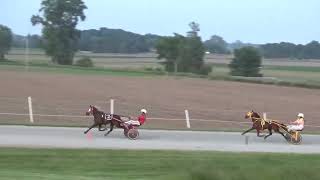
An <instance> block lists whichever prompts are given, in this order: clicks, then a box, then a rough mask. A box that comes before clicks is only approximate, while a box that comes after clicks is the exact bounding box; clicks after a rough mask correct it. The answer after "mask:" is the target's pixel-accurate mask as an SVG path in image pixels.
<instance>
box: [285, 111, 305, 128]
mask: <svg viewBox="0 0 320 180" xmlns="http://www.w3.org/2000/svg"><path fill="white" fill-rule="evenodd" d="M287 128H288V131H289V132H290V131H302V130H303V128H304V114H303V113H299V114H298V118H297V120H295V121H293V122H292V123H291V125H289V126H287Z"/></svg>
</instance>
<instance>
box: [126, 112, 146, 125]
mask: <svg viewBox="0 0 320 180" xmlns="http://www.w3.org/2000/svg"><path fill="white" fill-rule="evenodd" d="M140 112H141V114H140V116H138V120H129V121H126V122H125V124H130V125H135V126H141V125H143V124H144V122H145V121H146V118H147V117H146V116H147V110H146V109H141V110H140Z"/></svg>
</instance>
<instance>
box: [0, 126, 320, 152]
mask: <svg viewBox="0 0 320 180" xmlns="http://www.w3.org/2000/svg"><path fill="white" fill-rule="evenodd" d="M84 130H85V128H61V127H27V126H0V146H2V147H39V148H53V147H55V148H99V149H100V148H101V149H104V148H105V149H159V150H163V149H166V150H217V151H233V152H286V153H320V136H319V135H305V134H303V142H302V144H301V145H290V144H288V143H287V142H286V141H285V140H284V139H283V138H282V137H281V136H280V135H278V134H275V135H273V136H271V137H270V138H269V139H268V140H266V141H264V140H263V139H262V138H257V137H256V136H255V134H253V133H252V134H248V137H249V141H248V142H249V143H248V144H246V143H245V139H246V138H245V136H241V135H240V133H236V132H191V131H164V130H142V129H140V130H139V132H140V138H139V139H138V140H129V139H127V138H125V137H124V135H123V132H122V130H119V129H116V130H114V132H113V133H111V134H110V135H109V136H108V137H104V136H103V133H104V132H98V131H97V130H96V129H95V130H93V131H92V133H91V134H90V133H88V134H89V135H84V134H83V131H84Z"/></svg>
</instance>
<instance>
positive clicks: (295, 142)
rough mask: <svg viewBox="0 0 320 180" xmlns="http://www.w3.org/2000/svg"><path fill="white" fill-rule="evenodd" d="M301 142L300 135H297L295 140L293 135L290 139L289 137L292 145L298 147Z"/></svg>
mask: <svg viewBox="0 0 320 180" xmlns="http://www.w3.org/2000/svg"><path fill="white" fill-rule="evenodd" d="M301 142H302V136H301V134H300V133H299V134H298V135H297V139H296V138H295V137H294V135H292V137H291V143H292V144H294V145H299V144H301Z"/></svg>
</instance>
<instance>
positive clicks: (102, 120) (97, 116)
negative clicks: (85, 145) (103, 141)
mask: <svg viewBox="0 0 320 180" xmlns="http://www.w3.org/2000/svg"><path fill="white" fill-rule="evenodd" d="M90 114H92V115H93V118H94V119H93V121H94V123H93V124H92V125H91V126H90V127H89V128H88V129H87V130H86V131H85V132H84V134H86V133H88V132H89V131H90V130H91V129H92V128H94V127H96V126H99V131H104V130H106V128H105V129H103V130H102V129H101V126H102V125H107V124H110V130H109V131H108V132H107V133H106V134H105V136H107V135H108V134H109V133H110V132H111V131H113V128H114V126H116V127H118V128H123V129H127V128H128V127H127V126H125V125H124V122H123V121H122V120H121V116H120V115H116V114H106V113H104V112H103V111H101V110H99V109H98V108H97V107H96V106H92V105H90V108H89V110H88V111H87V112H86V115H87V116H89V115H90Z"/></svg>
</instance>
